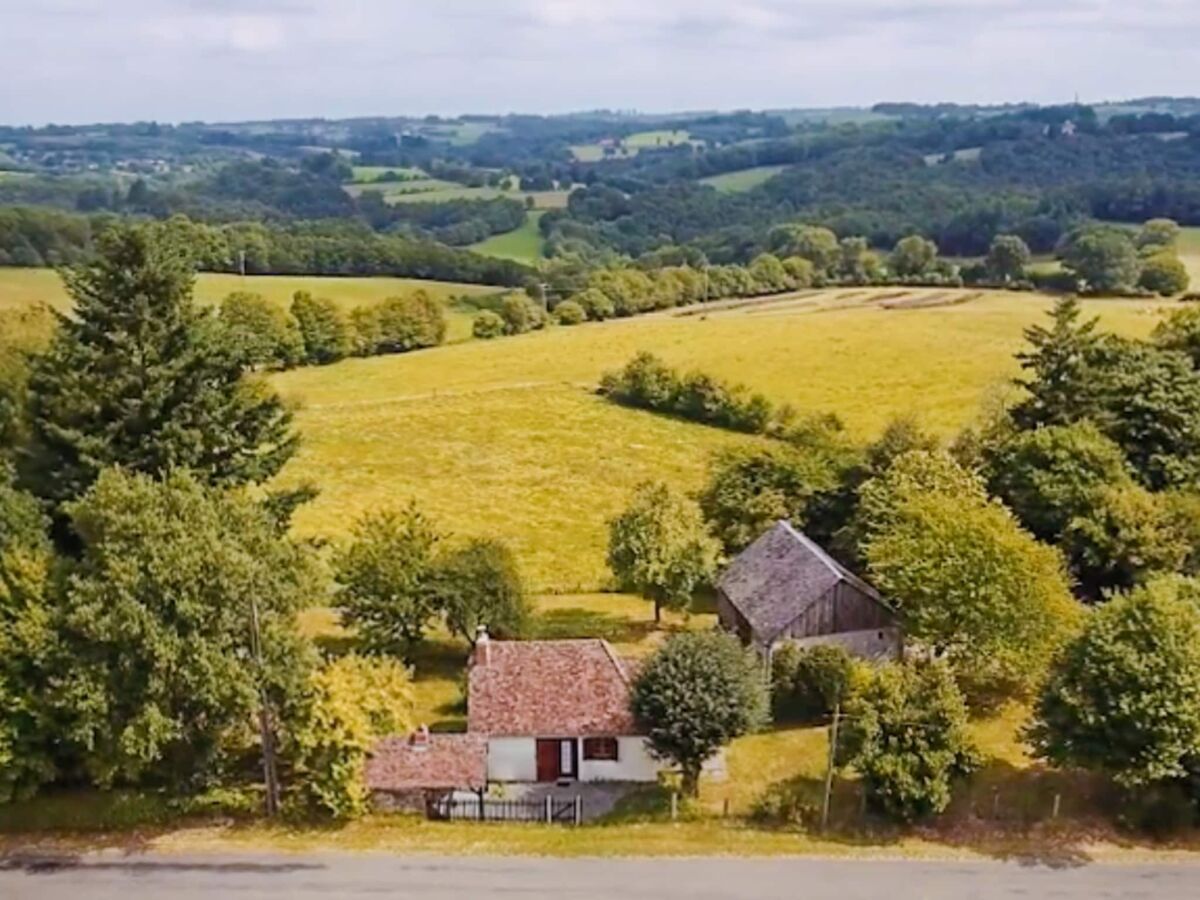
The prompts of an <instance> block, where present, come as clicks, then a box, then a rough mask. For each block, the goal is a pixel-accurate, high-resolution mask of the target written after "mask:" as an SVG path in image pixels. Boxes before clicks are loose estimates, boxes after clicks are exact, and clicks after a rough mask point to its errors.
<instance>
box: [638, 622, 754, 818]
mask: <svg viewBox="0 0 1200 900" xmlns="http://www.w3.org/2000/svg"><path fill="white" fill-rule="evenodd" d="M631 704H632V709H633V715H634V718H635V719H636V720H637V723H638V725H639V726H640V728H641V729H642V732H643V733H644V734H645V735H646V737H647V738H648V739H649V741H650V748H651V751H652V752H653V753H654V755H655V756H657V757H658V758H659V759H662V760H666V761H669V762H672V763H674V764H675V765H677V766H679V768H680V770H681V772H682V773H683V791H684V793H685V794H689V795H694V794H695V793H696V792H697V790H698V788H699V785H700V773H701V770H702V769H703V766H704V763H705V761H706V760H708V759H709V758H710V757H712V756H713V755H714V754H715V753H716V752H717V751H718V750H720V749H721V748H722V747H723V746H725V745H726V744H728V743H729V742H730V741H731V740H733V739H734V738H736V737H740V736H741V735H743V734H747V733H748V732H751V731H753V730H755V729H756V728H758V727H759V726H761V725H762V724H764V723H765V721H766V715H767V691H766V687H765V685H764V682H763V676H762V669H761V666H760V664H759V662H758V660H757V659H756V658H755V657H754V656H753V654H751V653H749V652H748V651H747V650H745V649H744V648H743V647H742V645H741V644H740V643H739V642H738V640H737V638H735V637H733V636H732V635H728V634H723V633H720V632H707V633H687V634H679V635H675V636H674V637H672V638H670V639H669V640H668V641H667V642H666V643H665V644H664V645H663V646H662V647H661V648H660V649H659V650H658V651H656V652H655V654H654V655H653V656H652V657H650V659H649V660H648V661H647V662H646V664H645V665H644V666H643V667H642V670H641V672H640V674H639V675H638V677H637V679H636V681H634V684H633V694H632V698H631Z"/></svg>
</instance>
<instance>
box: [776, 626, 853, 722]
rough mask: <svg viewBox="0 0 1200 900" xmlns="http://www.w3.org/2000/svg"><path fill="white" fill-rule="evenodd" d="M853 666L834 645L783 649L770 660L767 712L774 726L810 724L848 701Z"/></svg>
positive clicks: (848, 655)
mask: <svg viewBox="0 0 1200 900" xmlns="http://www.w3.org/2000/svg"><path fill="white" fill-rule="evenodd" d="M856 672H857V669H856V666H855V663H854V660H853V659H852V658H851V656H850V654H849V653H847V652H846V650H845V649H844V648H842V647H839V646H837V645H836V644H825V645H819V646H816V647H811V648H809V649H807V650H802V649H800V648H799V647H796V646H795V645H787V646H785V647H783V648H782V649H781V650H779V651H778V652H777V653H776V654H775V655H774V657H773V658H772V660H771V711H772V714H773V715H774V717H775V720H776V721H777V722H814V721H818V720H821V719H824V718H825V717H826V716H828V715H829V714H830V713H832V712H833V709H834V706H835V705H837V704H839V703H840V704H843V705H844V704H845V703H846V702H847V701H849V700H850V697H851V693H852V691H853V688H854V682H855V676H856Z"/></svg>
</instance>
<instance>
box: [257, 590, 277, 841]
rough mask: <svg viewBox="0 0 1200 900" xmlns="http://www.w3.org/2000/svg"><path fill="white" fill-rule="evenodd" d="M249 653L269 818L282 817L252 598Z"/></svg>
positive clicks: (260, 635) (268, 709)
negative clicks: (255, 675)
mask: <svg viewBox="0 0 1200 900" xmlns="http://www.w3.org/2000/svg"><path fill="white" fill-rule="evenodd" d="M250 652H251V653H253V654H254V665H255V667H256V668H257V669H258V727H259V734H260V737H261V741H262V755H263V783H264V785H265V787H266V789H267V796H266V810H267V815H268V816H269V817H271V818H274V817H275V816H277V815H278V814H279V770H278V768H277V766H276V763H275V729H274V722H273V720H272V716H271V700H270V697H269V696H268V695H267V684H266V673H265V670H264V667H263V660H262V633H261V630H260V628H259V623H258V601H256V600H255V599H254V597H253V596H251V597H250Z"/></svg>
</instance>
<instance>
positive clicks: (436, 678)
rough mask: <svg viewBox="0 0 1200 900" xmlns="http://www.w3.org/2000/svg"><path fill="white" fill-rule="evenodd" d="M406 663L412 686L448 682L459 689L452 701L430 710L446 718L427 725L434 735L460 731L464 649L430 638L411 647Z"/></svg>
mask: <svg viewBox="0 0 1200 900" xmlns="http://www.w3.org/2000/svg"><path fill="white" fill-rule="evenodd" d="M409 662H410V663H411V664H412V668H413V683H414V684H415V685H416V686H417V687H418V688H419V687H420V686H421V684H422V683H427V682H447V681H449V682H454V683H457V684H458V685H459V686H460V687H459V690H458V691H457V693H456V694H455V696H454V699H452V700H449V701H447V702H445V703H442V704H440V705H438V706H437V707H435V708H434V709H433V712H435V713H437V714H438V715H439V716H444V717H445V718H443V719H437V720H435V721H432V722H428V723H426V724H427V725H428V726H429V729H430V731H434V732H455V731H462V730H463V728H464V724H465V723H464V718H465V716H466V714H467V702H466V690H465V679H466V671H467V648H466V647H465V646H464V645H463V644H461V643H459V642H457V641H454V640H450V639H439V638H432V637H431V638H427V639H426V640H424V641H422V642H421V643H420V644H418V645H417V646H416V647H414V648H413V650H412V654H411V657H410V659H409Z"/></svg>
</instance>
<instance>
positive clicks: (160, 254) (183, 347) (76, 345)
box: [21, 226, 297, 503]
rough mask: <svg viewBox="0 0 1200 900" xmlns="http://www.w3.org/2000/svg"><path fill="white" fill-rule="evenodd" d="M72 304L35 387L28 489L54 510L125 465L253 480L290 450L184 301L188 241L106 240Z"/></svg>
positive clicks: (287, 437)
mask: <svg viewBox="0 0 1200 900" xmlns="http://www.w3.org/2000/svg"><path fill="white" fill-rule="evenodd" d="M64 280H65V282H66V287H67V291H68V293H69V294H70V295H71V298H72V300H73V302H74V306H73V309H72V312H71V314H70V315H64V316H62V317H61V320H60V322H59V328H58V332H57V334H56V336H55V338H54V341H53V343H52V344H51V346H50V348H49V349H48V350H47V352H46V353H44V354H43V355H41V356H39V357H37V359H36V360H35V362H34V364H33V371H32V373H31V376H30V380H29V394H30V428H31V431H32V437H31V440H30V444H29V447H28V448H27V452H26V453H25V454H24V455H23V459H22V463H21V471H22V476H23V480H24V482H25V483H26V484H27V485H29V486H30V488H31V489H32V490H33V491H34V492H35V493H37V494H38V495H39V496H41V497H43V498H46V499H48V500H51V501H53V502H55V503H61V502H64V501H68V500H71V499H73V498H76V497H78V496H80V495H81V494H82V493H84V492H85V491H86V490H87V489H88V487H90V486H91V484H92V482H94V481H95V479H96V477H97V475H98V474H99V472H100V471H101V470H102V469H104V468H106V467H108V466H120V467H122V468H124V469H126V470H127V471H131V472H145V473H147V474H151V475H162V474H163V473H165V472H167V471H169V470H171V469H173V468H187V469H191V470H192V471H194V472H195V473H196V474H197V476H198V477H199V478H201V479H202V480H203V481H206V482H209V483H211V484H217V485H240V484H247V483H258V482H262V481H265V480H266V479H268V478H270V477H271V476H273V475H274V474H275V473H276V472H278V471H279V469H280V468H281V467H282V466H283V464H284V463H285V462H287V460H288V459H289V458H290V457H291V456H292V454H293V453H294V452H295V449H296V444H297V438H296V435H295V434H294V432H293V431H292V430H291V413H290V412H289V411H288V409H287V408H286V407H285V406H284V404H283V402H282V401H281V400H280V399H279V397H278V396H277V395H276V394H275V393H274V391H272V390H270V389H269V388H268V387H267V386H266V385H265V384H264V383H262V382H259V381H254V380H250V379H248V378H247V376H246V373H245V362H244V360H243V359H241V358H239V356H238V355H236V354H235V353H233V352H231V350H230V348H229V346H228V344H227V343H226V342H225V341H223V340H222V339H221V335H220V330H219V328H218V327H217V326H216V323H215V321H214V319H213V317H212V315H211V314H210V313H208V312H207V311H205V310H202V309H200V308H198V307H197V306H196V304H195V303H194V301H193V299H192V284H193V281H194V274H193V261H192V257H191V256H190V254H189V252H188V251H187V249H186V248H185V247H182V246H179V245H178V244H177V243H175V242H173V241H172V240H170V239H168V238H167V237H165V236H163V235H162V234H160V233H158V232H156V231H155V230H154V229H151V228H149V227H147V226H124V227H119V228H114V229H111V230H110V231H107V232H105V233H104V235H103V236H102V237H101V239H100V242H99V254H98V256H97V257H96V258H95V259H94V260H93V261H92V262H90V263H88V264H86V265H84V266H82V267H80V268H77V269H74V270H70V271H67V272H66V273H65V274H64Z"/></svg>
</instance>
